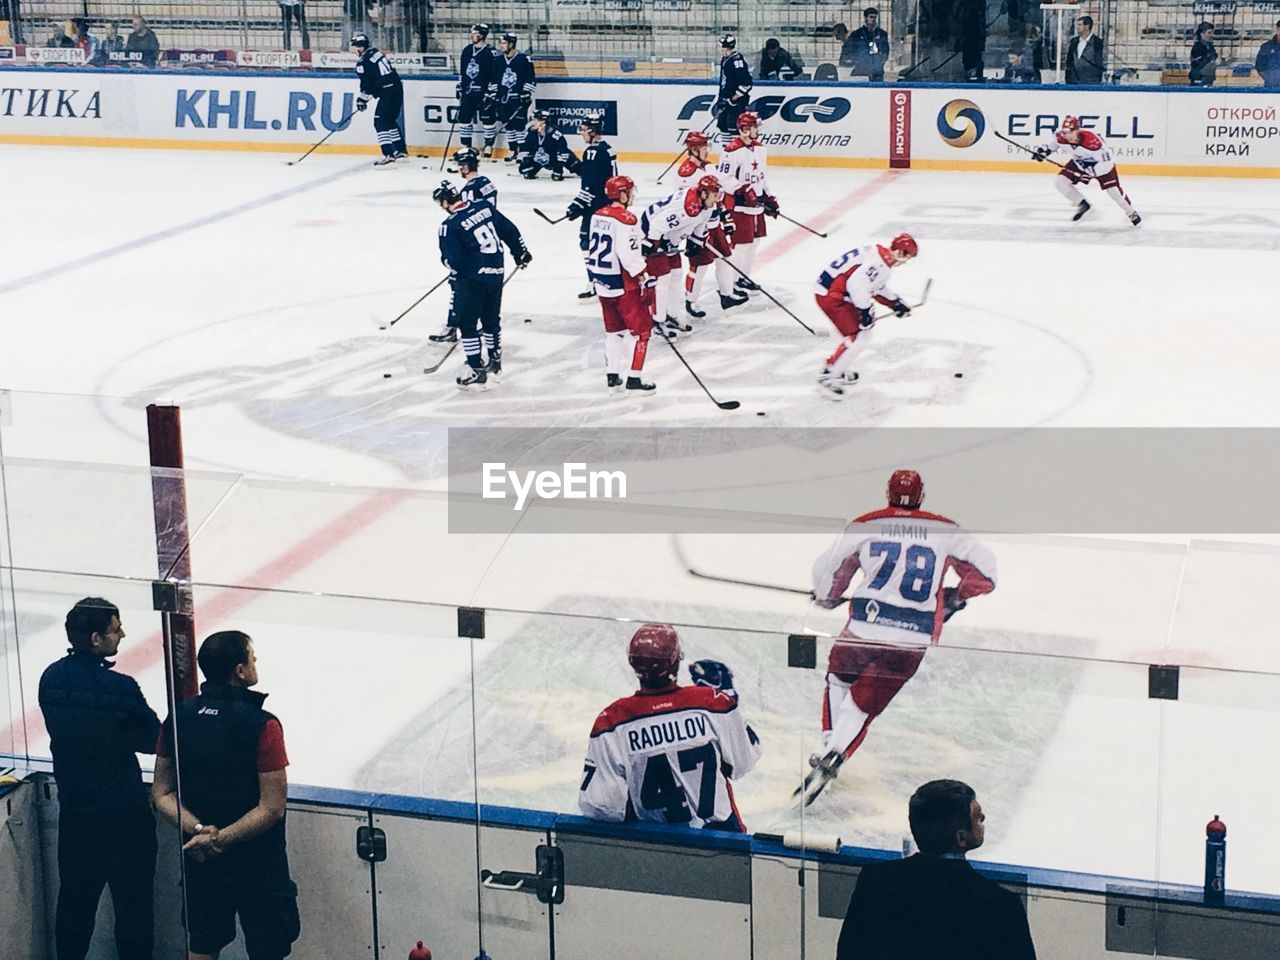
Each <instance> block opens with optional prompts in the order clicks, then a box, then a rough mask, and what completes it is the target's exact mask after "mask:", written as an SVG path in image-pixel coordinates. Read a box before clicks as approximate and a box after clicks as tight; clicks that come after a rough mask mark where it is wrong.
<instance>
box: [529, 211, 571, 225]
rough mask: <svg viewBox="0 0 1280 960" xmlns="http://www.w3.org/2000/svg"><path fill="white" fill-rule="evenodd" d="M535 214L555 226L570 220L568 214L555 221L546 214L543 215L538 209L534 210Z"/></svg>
mask: <svg viewBox="0 0 1280 960" xmlns="http://www.w3.org/2000/svg"><path fill="white" fill-rule="evenodd" d="M533 212H534V213H536V214H537V215H538V216H540V217H541V218H542V219H543V220H545V221H547V223H549V224H552V225H553V226H554V225H555V224H557V223H559V222H560V221H561V220H567V219H568V218H569V215H568V214H567V213H566V214H565V215H564V216H563V217H556V218H555V219H554V220H552V219H551V218H550V217H548V216H547V215H546V214H545V213H543V212H542V211H541V210H539V209H538V208H537V207H534V208H533Z"/></svg>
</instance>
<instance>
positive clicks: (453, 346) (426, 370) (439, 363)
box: [422, 340, 461, 373]
mask: <svg viewBox="0 0 1280 960" xmlns="http://www.w3.org/2000/svg"><path fill="white" fill-rule="evenodd" d="M460 342H461V341H458V340H455V341H453V343H451V344H449V349H448V350H446V351H445V352H444V356H443V357H441V358H440V359H439V360H437V361H436V362H435V363H433V364H432V365H431V366H429V367H423V368H422V372H423V373H435V372H436V371H437V370H439V369H440V368H441V367H443V366H444V362H445V361H446V360H448V359H449V358H450V357H451V356H453V351H455V350H457V349H458V344H459V343H460Z"/></svg>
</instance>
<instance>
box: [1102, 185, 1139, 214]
mask: <svg viewBox="0 0 1280 960" xmlns="http://www.w3.org/2000/svg"><path fill="white" fill-rule="evenodd" d="M1106 194H1107V196H1108V197H1110V198H1111V199H1112V200H1114V201H1115V202H1116V206H1117V207H1119V208H1120V209H1121V210H1123V211H1124V213H1125V216H1132V215H1133V204H1132V203H1130V202H1129V197H1128V195H1127V194H1126V193H1125V192H1124V191H1123V190H1121V189H1120V187H1118V186H1115V187H1107V189H1106Z"/></svg>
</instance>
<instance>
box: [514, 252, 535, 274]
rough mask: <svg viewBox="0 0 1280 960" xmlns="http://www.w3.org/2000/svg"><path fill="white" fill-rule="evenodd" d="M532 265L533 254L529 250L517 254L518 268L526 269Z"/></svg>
mask: <svg viewBox="0 0 1280 960" xmlns="http://www.w3.org/2000/svg"><path fill="white" fill-rule="evenodd" d="M531 263H533V254H532V253H530V252H529V251H528V249H527V248H526V249H524V250H520V251H518V252H517V253H516V266H518V267H520V268H521V269H524V268H525V267H527V266H528V265H529V264H531Z"/></svg>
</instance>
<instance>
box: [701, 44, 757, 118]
mask: <svg viewBox="0 0 1280 960" xmlns="http://www.w3.org/2000/svg"><path fill="white" fill-rule="evenodd" d="M750 100H751V68H750V67H748V66H747V61H746V59H745V58H744V57H743V56H742V54H740V53H739V52H738V38H737V37H735V36H734V35H733V34H731V33H726V34H725V35H724V36H723V37H721V38H720V96H719V97H718V98H717V99H716V102H715V106H714V107H712V108H711V109H712V112H713V113H715V115H716V126H717V127H719V129H720V132H721V133H723V134H727V135H728V136H730V137H736V136H737V135H738V117H739V116H741V115H742V112H743V111H744V110H746V109H747V104H748V103H749V102H750Z"/></svg>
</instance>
